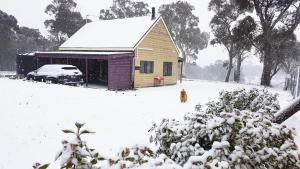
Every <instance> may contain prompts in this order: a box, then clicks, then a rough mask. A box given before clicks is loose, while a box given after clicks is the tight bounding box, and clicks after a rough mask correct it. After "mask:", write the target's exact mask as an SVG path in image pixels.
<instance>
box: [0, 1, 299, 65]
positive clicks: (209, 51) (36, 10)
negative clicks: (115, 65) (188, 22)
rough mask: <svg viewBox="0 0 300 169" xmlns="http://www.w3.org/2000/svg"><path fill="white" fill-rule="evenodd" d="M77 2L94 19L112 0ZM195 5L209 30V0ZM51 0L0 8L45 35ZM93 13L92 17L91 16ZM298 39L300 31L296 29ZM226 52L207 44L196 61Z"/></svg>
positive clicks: (152, 4) (202, 25)
mask: <svg viewBox="0 0 300 169" xmlns="http://www.w3.org/2000/svg"><path fill="white" fill-rule="evenodd" d="M75 1H76V2H77V4H78V10H79V11H80V12H81V13H82V16H83V17H85V16H86V15H91V16H89V19H92V20H95V19H96V17H95V16H97V15H99V11H100V9H103V8H107V7H109V6H110V5H111V4H112V0H75ZM176 1H177V0H144V2H147V3H148V4H149V6H150V7H156V8H158V7H159V6H160V5H161V4H166V3H170V2H176ZM188 2H190V3H191V4H192V5H194V6H195V8H196V10H195V12H194V13H195V15H196V16H198V17H199V19H200V23H199V27H200V29H201V31H207V32H209V31H210V28H209V21H210V19H211V17H212V16H213V13H212V12H209V11H208V9H207V7H208V2H209V0H188ZM50 3H51V0H0V10H2V11H4V12H6V13H8V14H11V15H14V16H15V17H16V18H17V20H18V22H19V25H20V26H27V27H31V28H36V29H39V30H40V31H41V33H42V34H43V35H47V30H46V29H45V26H44V21H45V20H46V19H47V18H48V16H47V15H46V14H45V13H44V10H45V8H46V6H47V5H48V4H50ZM92 15H94V17H93V16H92ZM297 36H298V39H300V31H299V29H298V31H297ZM226 57H227V52H226V51H225V50H224V49H223V48H222V47H213V46H209V47H208V48H206V49H204V50H202V51H201V52H200V54H199V59H198V61H197V63H198V64H199V65H201V66H204V65H208V64H210V63H213V62H214V61H215V60H218V59H221V60H224V59H227V58H226ZM250 60H251V61H252V62H257V59H253V58H252V59H250Z"/></svg>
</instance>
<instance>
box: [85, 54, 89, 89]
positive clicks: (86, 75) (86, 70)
mask: <svg viewBox="0 0 300 169" xmlns="http://www.w3.org/2000/svg"><path fill="white" fill-rule="evenodd" d="M88 66H89V65H88V59H87V57H86V58H85V85H86V87H87V86H88V85H89V82H88V80H89V78H88V76H89V72H88V71H89V69H88Z"/></svg>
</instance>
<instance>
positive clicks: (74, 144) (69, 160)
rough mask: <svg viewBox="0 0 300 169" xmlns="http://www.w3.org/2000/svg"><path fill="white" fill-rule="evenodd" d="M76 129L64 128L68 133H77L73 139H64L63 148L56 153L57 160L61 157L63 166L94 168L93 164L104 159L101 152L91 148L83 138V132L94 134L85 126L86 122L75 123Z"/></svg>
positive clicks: (83, 168)
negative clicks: (100, 154)
mask: <svg viewBox="0 0 300 169" xmlns="http://www.w3.org/2000/svg"><path fill="white" fill-rule="evenodd" d="M75 126H76V130H70V129H66V130H62V131H63V132H64V133H66V134H73V135H75V136H76V137H75V139H74V140H72V141H66V140H64V141H62V144H63V149H62V150H61V151H60V152H59V153H58V154H57V155H56V157H55V160H57V159H59V158H60V159H61V168H66V169H68V168H77V169H92V168H93V165H95V164H97V163H98V161H99V160H103V158H102V157H100V156H99V153H98V152H96V151H95V150H94V149H90V148H89V147H88V145H87V144H86V142H85V141H83V140H82V135H83V134H93V133H94V132H91V131H89V130H86V129H82V128H83V127H84V123H79V122H76V123H75Z"/></svg>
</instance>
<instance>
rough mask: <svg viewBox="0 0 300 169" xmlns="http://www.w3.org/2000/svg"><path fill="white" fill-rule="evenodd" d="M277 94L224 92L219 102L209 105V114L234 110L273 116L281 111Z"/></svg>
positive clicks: (239, 90)
mask: <svg viewBox="0 0 300 169" xmlns="http://www.w3.org/2000/svg"><path fill="white" fill-rule="evenodd" d="M277 97H278V95H277V94H271V93H269V92H268V91H267V90H258V89H255V88H254V89H251V90H250V91H246V90H245V89H238V90H234V91H222V92H220V95H219V100H218V101H217V102H215V101H212V102H209V103H207V109H206V111H207V112H216V113H220V112H223V111H226V112H232V111H233V110H235V109H237V110H250V111H252V112H264V113H270V115H273V114H274V113H276V112H277V111H278V110H279V109H280V106H279V102H278V100H277Z"/></svg>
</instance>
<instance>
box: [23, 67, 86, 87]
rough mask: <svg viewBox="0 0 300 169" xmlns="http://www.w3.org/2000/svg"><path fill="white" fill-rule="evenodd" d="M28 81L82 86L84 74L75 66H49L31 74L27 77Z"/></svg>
mask: <svg viewBox="0 0 300 169" xmlns="http://www.w3.org/2000/svg"><path fill="white" fill-rule="evenodd" d="M26 78H27V80H34V81H41V82H48V83H59V84H69V85H77V84H82V83H83V79H82V73H81V71H80V70H79V69H78V68H77V67H76V66H73V65H62V64H51V65H50V64H49V65H44V66H42V67H40V68H39V69H37V70H35V71H32V72H29V73H28V74H27V76H26Z"/></svg>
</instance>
